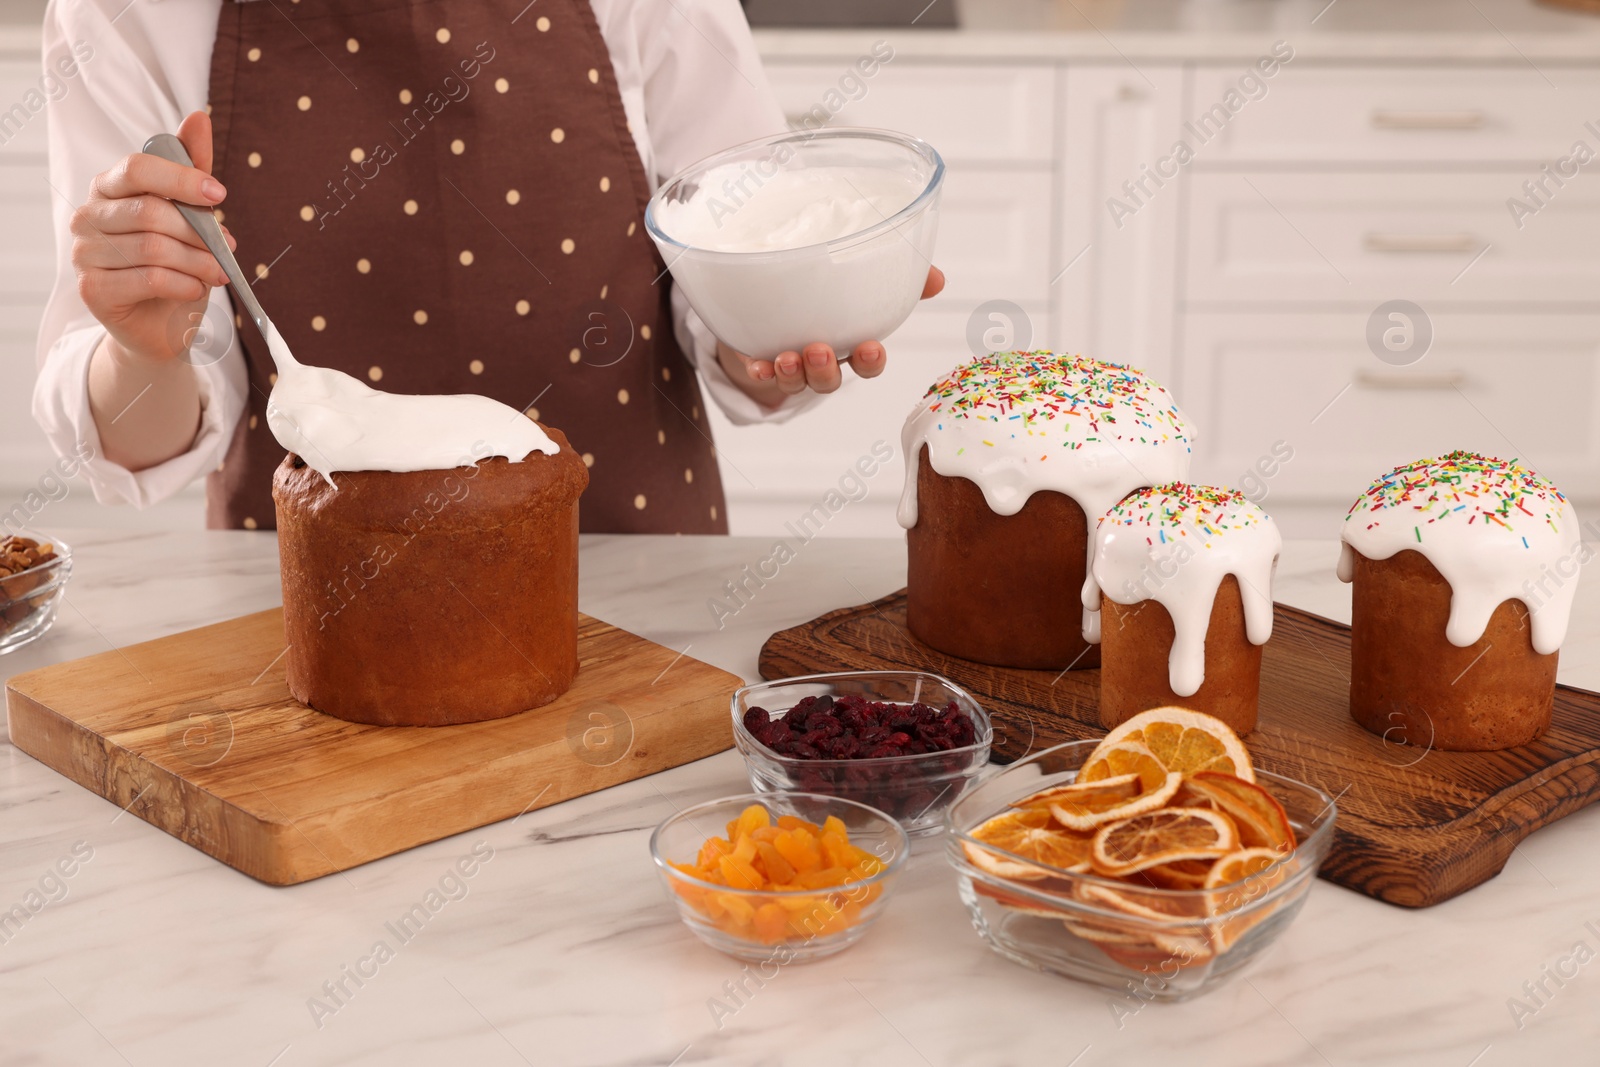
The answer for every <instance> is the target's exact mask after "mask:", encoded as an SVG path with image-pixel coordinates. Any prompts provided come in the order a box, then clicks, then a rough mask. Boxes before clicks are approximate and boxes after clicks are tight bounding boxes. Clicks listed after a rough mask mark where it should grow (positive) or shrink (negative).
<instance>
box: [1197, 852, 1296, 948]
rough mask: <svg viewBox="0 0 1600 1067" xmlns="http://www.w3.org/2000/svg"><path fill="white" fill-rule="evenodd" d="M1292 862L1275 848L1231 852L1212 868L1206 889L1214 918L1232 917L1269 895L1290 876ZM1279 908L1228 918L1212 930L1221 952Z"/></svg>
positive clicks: (1207, 878)
mask: <svg viewBox="0 0 1600 1067" xmlns="http://www.w3.org/2000/svg"><path fill="white" fill-rule="evenodd" d="M1290 862H1291V861H1288V860H1286V859H1285V857H1284V854H1283V853H1282V852H1279V851H1278V850H1277V849H1275V848H1244V849H1240V850H1238V851H1237V852H1230V853H1228V854H1227V855H1226V856H1223V857H1222V858H1221V859H1219V860H1217V862H1216V863H1214V864H1212V865H1211V873H1210V874H1209V875H1208V876H1207V877H1206V885H1205V888H1206V889H1208V890H1210V891H1211V892H1209V893H1208V894H1207V897H1208V898H1209V900H1208V906H1209V907H1210V909H1211V913H1212V914H1213V915H1229V914H1230V913H1232V912H1236V911H1239V910H1240V909H1241V908H1246V907H1249V905H1251V904H1252V903H1254V902H1255V901H1257V900H1260V899H1261V898H1262V897H1264V896H1266V895H1267V894H1268V893H1270V892H1271V891H1272V890H1273V889H1275V888H1277V887H1278V886H1279V885H1281V884H1282V883H1283V880H1284V879H1285V878H1287V877H1288V876H1289V871H1290ZM1274 910H1276V908H1275V907H1264V908H1257V909H1255V910H1254V911H1251V912H1248V913H1247V914H1244V915H1239V916H1234V917H1232V918H1225V919H1223V920H1222V921H1221V922H1220V923H1218V924H1217V925H1216V927H1215V928H1214V929H1213V931H1212V937H1213V939H1214V940H1215V942H1216V945H1217V951H1218V952H1225V951H1227V950H1228V949H1229V948H1231V947H1232V946H1233V945H1234V943H1235V942H1237V941H1238V940H1239V938H1240V937H1241V936H1243V934H1244V932H1245V931H1246V930H1248V929H1250V928H1251V927H1252V926H1254V925H1255V924H1256V923H1258V922H1260V921H1261V920H1263V919H1265V918H1266V917H1267V916H1268V915H1271V914H1272V912H1273V911H1274Z"/></svg>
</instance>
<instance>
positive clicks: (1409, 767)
mask: <svg viewBox="0 0 1600 1067" xmlns="http://www.w3.org/2000/svg"><path fill="white" fill-rule="evenodd" d="M905 617H906V600H905V593H904V591H901V592H899V593H894V594H891V595H889V596H886V597H884V598H883V599H881V600H877V601H874V602H873V603H871V604H863V605H859V606H857V607H850V608H840V609H839V610H837V611H833V612H829V613H828V614H827V615H824V616H822V617H821V618H818V619H813V620H812V621H811V622H808V623H804V624H802V625H800V626H796V627H793V628H791V629H788V630H782V631H779V632H778V633H775V634H773V635H772V636H771V637H770V638H769V639H768V640H767V643H766V644H765V645H764V646H763V647H762V649H761V675H762V677H764V678H769V679H770V678H786V677H792V676H794V675H798V674H813V673H817V672H821V671H836V670H925V671H933V672H935V673H937V674H942V675H944V676H945V677H947V678H949V679H950V680H951V681H953V682H956V683H958V684H959V685H961V686H963V687H965V688H966V689H967V690H969V691H970V692H971V693H972V694H973V696H974V697H976V698H977V699H978V701H979V702H980V703H982V704H983V705H984V707H985V708H987V709H988V710H989V712H990V715H991V716H992V717H993V719H994V723H995V754H994V758H995V760H996V761H997V762H1010V761H1012V760H1015V759H1019V758H1021V757H1022V756H1024V755H1026V754H1027V753H1029V752H1036V751H1038V750H1039V749H1041V748H1045V747H1048V746H1050V745H1054V744H1059V743H1060V742H1063V741H1077V740H1083V739H1087V738H1097V737H1101V736H1103V735H1104V734H1105V731H1104V730H1103V729H1102V728H1101V727H1100V725H1099V720H1098V715H1097V709H1098V706H1099V700H1100V672H1099V671H1098V670H1083V671H1067V672H1065V673H1062V674H1057V673H1055V672H1053V671H1030V670H1018V669H1013V668H1006V667H989V666H985V665H983V664H980V663H973V662H971V661H969V660H963V659H958V658H956V657H954V656H947V655H945V654H944V653H942V652H936V651H934V650H933V649H931V648H929V647H927V646H926V645H924V644H922V643H921V642H919V641H917V640H916V639H915V638H913V637H912V636H911V635H910V634H909V633H908V632H907V630H906V627H905ZM1349 685H1350V628H1349V627H1348V626H1343V625H1341V624H1339V623H1336V622H1332V621H1330V620H1328V619H1324V618H1321V617H1319V616H1316V615H1312V614H1310V613H1308V612H1304V611H1300V610H1298V609H1295V608H1290V607H1285V606H1283V605H1282V604H1279V605H1278V606H1277V610H1276V615H1275V617H1274V620H1273V631H1272V640H1271V641H1270V642H1269V643H1268V644H1267V646H1266V650H1265V653H1264V655H1263V656H1262V664H1261V716H1260V726H1259V727H1258V728H1257V729H1256V730H1255V731H1254V732H1253V733H1251V734H1250V735H1249V736H1247V737H1246V738H1245V741H1246V743H1247V744H1248V745H1249V747H1250V752H1251V755H1252V757H1253V758H1254V760H1255V762H1256V765H1257V766H1259V767H1262V768H1264V769H1266V770H1269V771H1272V772H1274V773H1277V774H1282V775H1285V776H1287V777H1290V778H1296V779H1299V780H1300V781H1303V782H1309V783H1311V784H1313V785H1316V786H1318V787H1320V788H1321V789H1323V790H1326V791H1327V792H1328V793H1330V794H1332V795H1334V796H1335V797H1337V798H1338V804H1339V818H1338V823H1337V828H1336V832H1335V837H1334V844H1333V847H1332V849H1331V851H1330V852H1329V855H1328V858H1327V860H1326V861H1325V862H1324V863H1323V865H1322V872H1321V874H1322V877H1323V878H1326V879H1328V880H1329V881H1330V882H1334V883H1337V884H1338V885H1342V886H1345V887H1347V888H1349V889H1354V890H1355V891H1356V892H1358V893H1365V894H1366V895H1367V896H1370V897H1376V898H1377V899H1379V900H1384V901H1388V902H1389V903H1391V904H1399V905H1403V906H1406V907H1427V906H1429V905H1432V904H1438V903H1439V902H1441V901H1445V900H1449V899H1450V898H1451V897H1453V896H1455V895H1457V894H1458V893H1463V892H1465V891H1466V890H1468V889H1471V888H1472V887H1473V886H1476V885H1480V884H1482V883H1483V882H1485V881H1487V880H1488V879H1490V878H1493V877H1494V876H1495V875H1496V874H1498V873H1500V869H1501V868H1502V867H1504V866H1505V864H1506V860H1507V859H1508V858H1509V857H1510V855H1511V850H1512V849H1513V848H1514V847H1515V846H1516V844H1517V842H1519V841H1521V840H1522V839H1523V838H1524V837H1526V836H1528V834H1530V833H1532V832H1533V831H1534V830H1537V829H1539V827H1541V826H1546V825H1548V824H1549V823H1552V822H1554V821H1555V820H1557V819H1559V818H1561V817H1562V816H1565V815H1570V814H1572V812H1574V811H1577V810H1578V809H1579V808H1581V807H1583V806H1584V805H1586V804H1589V803H1591V802H1593V801H1594V800H1596V799H1600V694H1596V693H1591V692H1588V691H1587V690H1582V689H1572V688H1569V687H1567V686H1561V687H1559V688H1558V689H1557V690H1556V699H1555V713H1554V717H1553V722H1552V725H1551V728H1550V730H1549V732H1548V733H1546V734H1545V736H1544V737H1542V738H1540V739H1539V740H1538V741H1536V742H1535V743H1533V744H1531V745H1525V746H1523V747H1521V748H1516V749H1510V750H1507V751H1503V752H1440V751H1429V750H1426V749H1419V748H1415V747H1408V746H1405V745H1400V744H1395V743H1392V742H1388V741H1385V740H1384V739H1383V738H1381V737H1378V736H1376V735H1374V734H1371V733H1368V732H1367V731H1366V730H1364V729H1362V728H1361V727H1359V726H1357V725H1356V724H1355V723H1354V722H1353V721H1352V720H1351V718H1350V714H1349V710H1348V707H1347V703H1346V698H1347V695H1348V691H1349Z"/></svg>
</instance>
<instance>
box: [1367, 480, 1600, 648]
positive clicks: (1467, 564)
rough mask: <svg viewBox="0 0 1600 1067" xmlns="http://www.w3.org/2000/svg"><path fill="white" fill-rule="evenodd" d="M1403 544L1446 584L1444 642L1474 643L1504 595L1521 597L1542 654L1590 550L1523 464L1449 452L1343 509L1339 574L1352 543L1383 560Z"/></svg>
mask: <svg viewBox="0 0 1600 1067" xmlns="http://www.w3.org/2000/svg"><path fill="white" fill-rule="evenodd" d="M1406 549H1412V550H1413V551H1416V552H1420V553H1422V555H1423V556H1425V557H1426V558H1427V560H1428V562H1429V563H1432V564H1433V566H1434V568H1435V569H1436V570H1438V572H1439V573H1440V575H1442V576H1443V577H1444V580H1445V581H1446V582H1449V583H1450V620H1449V622H1448V623H1447V624H1446V626H1445V638H1446V639H1447V640H1448V641H1449V642H1450V643H1451V644H1452V645H1455V646H1456V647H1458V648H1465V647H1467V646H1469V645H1472V644H1475V643H1477V641H1478V640H1479V639H1480V638H1481V637H1483V634H1484V631H1485V630H1487V629H1488V627H1489V619H1490V618H1491V617H1492V616H1493V615H1494V612H1495V609H1496V608H1498V607H1499V606H1500V605H1501V604H1503V603H1505V602H1506V601H1507V600H1521V601H1523V603H1525V604H1526V605H1527V606H1528V609H1529V611H1530V612H1531V615H1530V630H1531V637H1532V639H1533V649H1534V651H1535V652H1538V653H1539V654H1540V655H1547V654H1549V653H1551V652H1554V651H1556V650H1557V649H1559V648H1560V647H1561V643H1562V642H1563V641H1564V640H1566V636H1567V620H1568V619H1569V618H1570V617H1571V614H1572V598H1573V595H1574V594H1575V593H1576V592H1577V590H1578V573H1579V569H1580V564H1581V563H1582V562H1583V561H1584V560H1585V559H1587V558H1588V552H1587V550H1586V549H1585V548H1584V547H1583V542H1582V539H1581V535H1580V532H1579V529H1578V517H1577V515H1576V514H1574V512H1573V510H1572V505H1571V504H1570V503H1569V502H1568V501H1567V499H1566V497H1564V496H1563V495H1562V494H1561V491H1560V490H1558V489H1557V488H1556V487H1555V486H1554V485H1552V484H1551V483H1550V482H1549V481H1548V480H1546V479H1544V478H1542V477H1540V476H1539V475H1538V474H1535V473H1534V472H1533V471H1531V470H1529V469H1527V468H1526V467H1522V466H1518V465H1517V464H1515V463H1514V462H1513V463H1505V462H1503V461H1501V460H1497V459H1491V458H1486V457H1482V456H1477V455H1473V454H1471V453H1462V452H1456V453H1452V454H1451V455H1449V456H1446V457H1443V458H1441V459H1433V460H1420V461H1418V462H1416V463H1410V464H1406V465H1405V466H1403V467H1397V468H1396V469H1395V470H1394V471H1392V472H1390V473H1389V474H1386V475H1384V476H1383V477H1382V478H1379V479H1378V480H1377V481H1375V482H1373V483H1372V486H1371V487H1370V488H1369V489H1368V490H1367V492H1366V493H1365V494H1364V495H1363V496H1362V497H1361V498H1360V499H1359V500H1357V501H1356V502H1355V504H1354V505H1352V506H1351V508H1350V513H1349V514H1348V515H1346V516H1345V522H1344V532H1343V533H1342V535H1341V536H1340V546H1339V577H1340V578H1341V579H1342V580H1344V581H1346V582H1348V581H1350V580H1352V578H1353V577H1354V574H1355V557H1354V556H1353V555H1352V552H1359V553H1361V555H1363V556H1365V557H1366V558H1367V559H1372V560H1383V559H1388V558H1389V557H1390V556H1393V555H1394V554H1396V553H1397V552H1402V551H1404V550H1406Z"/></svg>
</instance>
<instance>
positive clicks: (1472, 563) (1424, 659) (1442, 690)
mask: <svg viewBox="0 0 1600 1067" xmlns="http://www.w3.org/2000/svg"><path fill="white" fill-rule="evenodd" d="M1341 541H1342V544H1341V545H1340V555H1339V577H1340V578H1342V579H1344V580H1345V581H1347V582H1352V583H1353V598H1352V607H1351V618H1350V629H1351V634H1350V637H1351V643H1350V714H1351V715H1352V717H1354V719H1355V720H1356V722H1358V723H1360V724H1361V725H1362V726H1364V727H1366V728H1367V729H1368V730H1371V731H1372V732H1373V733H1377V734H1381V735H1383V737H1384V738H1385V740H1388V741H1395V742H1401V741H1404V742H1406V743H1409V744H1413V745H1421V746H1429V747H1432V748H1439V749H1449V750H1472V751H1477V750H1487V749H1501V748H1511V747H1513V746H1516V745H1523V744H1527V743H1528V742H1530V741H1532V740H1534V739H1535V738H1537V737H1538V736H1539V735H1540V734H1542V733H1543V732H1544V731H1545V730H1546V729H1547V728H1548V727H1549V725H1550V709H1551V704H1552V702H1553V700H1554V696H1555V682H1556V653H1557V650H1558V649H1560V647H1561V642H1562V641H1563V639H1564V638H1565V637H1566V631H1567V619H1568V617H1569V616H1570V614H1571V612H1572V597H1573V593H1574V592H1576V590H1577V585H1578V567H1577V563H1578V560H1579V558H1580V555H1581V551H1582V546H1581V544H1580V542H1579V532H1578V520H1577V516H1576V515H1574V514H1573V510H1572V505H1571V504H1569V503H1568V502H1567V498H1566V497H1565V496H1563V495H1562V494H1561V491H1560V490H1559V489H1557V488H1556V487H1555V486H1554V485H1552V484H1551V483H1550V482H1549V481H1548V480H1546V479H1544V478H1542V477H1540V476H1539V475H1538V474H1535V473H1534V472H1533V471H1531V470H1529V469H1528V468H1526V467H1523V466H1521V465H1519V464H1518V463H1517V462H1516V461H1514V460H1513V461H1506V460H1500V459H1494V458H1491V457H1488V456H1481V455H1478V454H1476V453H1473V452H1452V453H1450V454H1449V455H1448V456H1444V457H1443V458H1440V459H1424V460H1418V461H1417V462H1415V463H1407V464H1406V465H1404V466H1402V467H1397V468H1395V469H1394V470H1392V471H1390V472H1389V473H1388V474H1385V475H1384V476H1383V477H1381V478H1379V479H1378V480H1377V481H1375V482H1373V483H1372V485H1371V487H1370V488H1368V489H1367V491H1366V492H1365V493H1364V494H1362V496H1361V498H1360V499H1359V500H1357V501H1356V502H1355V504H1353V505H1352V506H1351V508H1350V513H1349V514H1348V515H1346V516H1345V523H1344V533H1343V536H1342V538H1341Z"/></svg>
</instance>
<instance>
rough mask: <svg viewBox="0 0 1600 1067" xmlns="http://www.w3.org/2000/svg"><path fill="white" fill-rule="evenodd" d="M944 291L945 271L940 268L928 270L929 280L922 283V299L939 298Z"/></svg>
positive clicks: (931, 267)
mask: <svg viewBox="0 0 1600 1067" xmlns="http://www.w3.org/2000/svg"><path fill="white" fill-rule="evenodd" d="M943 289H944V271H942V270H940V269H939V268H938V267H933V266H930V267H929V268H928V280H927V281H925V282H923V283H922V299H924V300H926V299H928V298H929V297H930V296H938V295H939V293H940V292H941V291H943Z"/></svg>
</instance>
